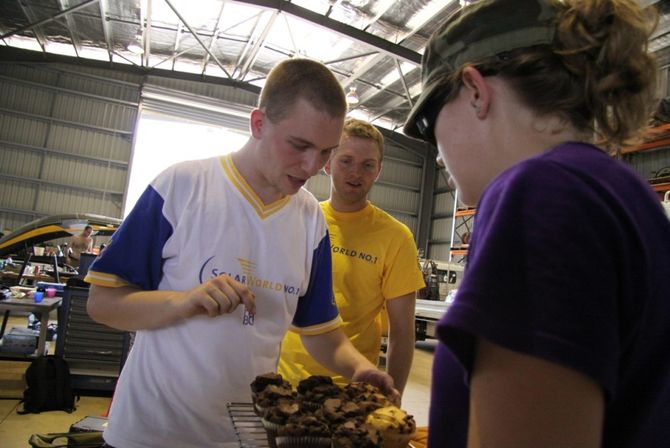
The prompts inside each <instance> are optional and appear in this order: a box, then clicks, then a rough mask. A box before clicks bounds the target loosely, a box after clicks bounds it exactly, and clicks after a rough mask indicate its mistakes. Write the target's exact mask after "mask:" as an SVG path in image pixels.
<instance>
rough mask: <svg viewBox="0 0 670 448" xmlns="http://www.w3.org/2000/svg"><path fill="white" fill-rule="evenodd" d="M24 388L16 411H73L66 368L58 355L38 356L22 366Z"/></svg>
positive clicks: (72, 397)
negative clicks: (24, 379) (25, 365)
mask: <svg viewBox="0 0 670 448" xmlns="http://www.w3.org/2000/svg"><path fill="white" fill-rule="evenodd" d="M26 383H27V385H28V387H27V388H26V390H25V391H24V392H23V400H21V401H22V402H23V410H18V409H17V411H16V412H18V413H19V414H28V413H35V414H38V413H40V412H44V411H65V412H68V413H69V412H73V411H74V410H75V409H76V407H75V404H74V403H75V395H74V393H73V392H72V387H71V386H70V368H69V366H68V365H67V362H66V361H65V360H64V359H63V358H62V357H60V356H54V355H48V356H41V357H39V358H37V359H35V360H34V361H33V362H31V363H30V366H28V369H26Z"/></svg>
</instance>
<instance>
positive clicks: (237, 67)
mask: <svg viewBox="0 0 670 448" xmlns="http://www.w3.org/2000/svg"><path fill="white" fill-rule="evenodd" d="M263 12H264V11H260V12H259V13H258V14H256V15H255V19H254V20H255V21H254V25H253V26H252V27H251V32H250V33H249V38H248V39H247V40H246V42H245V43H244V47H243V48H242V51H241V52H240V55H239V56H238V57H237V61H236V62H235V68H233V79H238V78H239V70H241V68H240V67H241V65H242V62H244V60H245V58H246V57H247V54H248V53H249V51H251V47H252V41H253V38H254V34H256V32H257V30H258V25H259V24H260V22H261V17H263Z"/></svg>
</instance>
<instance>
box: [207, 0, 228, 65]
mask: <svg viewBox="0 0 670 448" xmlns="http://www.w3.org/2000/svg"><path fill="white" fill-rule="evenodd" d="M225 7H226V2H222V3H221V9H219V15H218V17H217V18H216V24H215V25H214V33H212V37H211V38H210V40H209V51H208V52H207V53H205V57H204V58H203V59H202V74H203V75H204V74H205V71H207V63H208V62H209V53H210V52H211V51H212V50H214V44H215V43H216V39H218V37H219V33H220V32H221V17H223V9H224V8H225Z"/></svg>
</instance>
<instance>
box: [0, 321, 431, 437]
mask: <svg viewBox="0 0 670 448" xmlns="http://www.w3.org/2000/svg"><path fill="white" fill-rule="evenodd" d="M25 323H26V318H24V317H22V318H13V317H12V318H10V320H9V324H8V325H7V328H8V329H9V328H11V327H12V325H14V326H24V325H25ZM434 347H435V345H434V341H424V342H418V343H417V344H416V349H415V351H414V361H413V363H412V370H411V372H410V378H409V381H408V383H407V387H406V389H405V394H404V397H403V404H402V407H403V408H404V409H405V410H407V411H408V412H409V413H410V414H412V415H414V418H415V419H416V422H417V426H426V425H427V424H428V402H429V397H430V376H431V366H432V362H433V350H434ZM27 367H28V363H27V362H12V361H0V397H10V398H0V447H2V448H26V447H29V444H28V438H29V437H30V435H31V434H35V433H54V432H67V431H68V430H69V428H70V425H72V424H73V423H76V422H78V421H79V420H81V419H83V418H84V417H87V416H102V415H105V414H106V412H107V410H108V408H109V403H110V400H111V398H109V397H93V396H82V397H81V398H80V400H79V402H78V403H77V410H76V411H75V412H73V413H72V414H68V413H66V412H62V411H51V412H44V413H41V414H25V415H19V414H17V413H16V409H17V408H20V404H19V403H20V396H21V393H22V390H23V388H24V387H25V386H24V385H25V382H24V379H23V374H24V372H25V369H26V368H27Z"/></svg>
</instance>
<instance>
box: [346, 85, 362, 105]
mask: <svg viewBox="0 0 670 448" xmlns="http://www.w3.org/2000/svg"><path fill="white" fill-rule="evenodd" d="M346 99H347V104H350V105H351V104H358V101H359V99H358V93H356V87H349V92H347V96H346Z"/></svg>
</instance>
